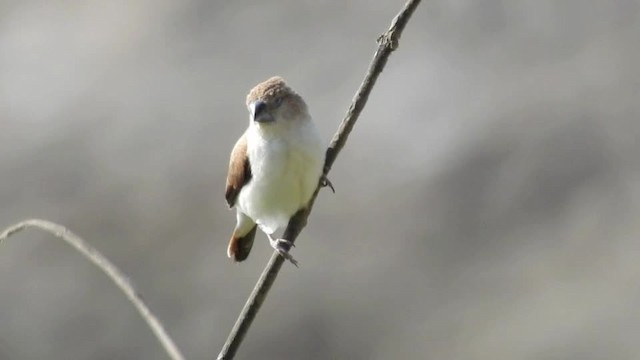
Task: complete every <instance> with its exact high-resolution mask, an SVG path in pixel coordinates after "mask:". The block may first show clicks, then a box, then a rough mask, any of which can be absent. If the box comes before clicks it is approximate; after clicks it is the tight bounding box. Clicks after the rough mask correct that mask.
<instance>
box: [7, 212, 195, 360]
mask: <svg viewBox="0 0 640 360" xmlns="http://www.w3.org/2000/svg"><path fill="white" fill-rule="evenodd" d="M30 227H33V228H37V229H40V230H43V231H45V232H48V233H50V234H52V235H53V236H55V237H57V238H59V239H62V240H64V241H65V242H66V243H67V244H69V245H71V246H72V247H73V248H74V249H76V250H77V251H78V252H80V253H81V254H82V255H84V257H86V258H87V259H89V260H90V261H91V262H92V263H93V264H94V265H96V266H97V267H98V268H99V269H100V270H102V271H103V272H104V273H105V274H107V276H108V277H109V278H110V279H111V280H112V281H113V282H114V283H115V284H116V285H117V286H118V287H119V288H120V290H122V292H123V293H124V294H125V296H126V297H127V299H129V301H131V303H132V304H133V306H135V308H136V309H137V310H138V312H139V313H140V315H141V316H142V318H143V319H144V321H146V322H147V325H149V328H150V329H151V331H153V334H154V335H155V336H156V338H158V341H160V344H161V345H162V347H164V350H165V351H166V353H167V355H168V356H169V358H170V359H171V360H184V356H182V353H181V352H180V349H178V347H177V346H176V344H175V343H174V342H173V340H172V339H171V337H169V335H168V334H167V332H166V331H165V329H164V327H163V326H162V323H161V322H160V320H158V318H157V317H156V316H155V315H154V314H153V313H152V312H151V310H149V307H148V306H147V305H146V304H145V303H144V301H143V300H142V297H141V296H140V294H139V293H138V292H137V291H136V289H135V288H134V287H133V285H131V282H130V281H129V279H128V278H127V277H126V276H125V275H124V274H123V273H122V272H121V271H120V270H119V269H118V268H117V267H116V266H115V265H114V264H113V263H112V262H111V261H109V259H107V258H106V257H105V256H104V255H102V254H101V253H100V252H99V251H98V250H96V249H95V248H93V247H92V246H91V245H89V244H88V243H87V242H86V241H84V240H83V239H82V238H80V237H79V236H78V235H76V234H74V233H72V232H71V231H69V230H68V229H66V228H65V227H64V226H62V225H58V224H56V223H53V222H50V221H46V220H39V219H30V220H25V221H21V222H19V223H17V224H15V225H12V226H10V227H8V228H7V229H5V230H4V231H3V232H2V233H1V234H0V243H1V242H2V241H3V240H5V239H7V238H9V237H11V236H12V235H14V234H16V233H18V232H20V231H22V230H24V229H26V228H30Z"/></svg>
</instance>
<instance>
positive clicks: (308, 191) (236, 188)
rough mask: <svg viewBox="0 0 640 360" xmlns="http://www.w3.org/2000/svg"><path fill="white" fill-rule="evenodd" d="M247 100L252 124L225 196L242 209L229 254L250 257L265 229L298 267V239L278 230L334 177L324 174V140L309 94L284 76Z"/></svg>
mask: <svg viewBox="0 0 640 360" xmlns="http://www.w3.org/2000/svg"><path fill="white" fill-rule="evenodd" d="M246 105H247V108H248V110H249V126H248V128H247V129H246V131H245V132H244V133H243V134H242V135H241V136H240V138H239V139H238V141H237V142H236V143H235V145H234V147H233V150H232V151H231V156H230V159H229V169H228V173H227V181H226V190H225V199H226V201H227V204H228V205H229V207H230V208H235V210H236V226H235V228H234V229H233V233H232V235H231V239H230V240H229V245H228V247H227V256H228V257H229V258H231V259H232V260H234V261H235V262H240V261H243V260H245V259H246V258H247V257H248V256H249V252H250V251H251V248H252V246H253V242H254V238H255V236H256V230H257V228H260V229H261V230H262V231H263V232H264V233H265V234H266V235H267V237H268V238H269V242H270V244H271V246H272V247H273V248H274V249H275V250H276V251H277V252H278V253H279V254H280V255H281V256H282V257H283V258H285V259H286V260H289V261H290V262H291V263H293V264H294V265H296V266H297V264H298V262H297V261H296V260H295V259H294V258H293V257H292V256H291V254H289V250H290V249H291V247H292V245H293V243H292V242H291V241H289V240H287V239H282V238H274V235H273V234H274V233H275V232H276V231H277V230H278V229H280V228H283V227H285V226H286V225H287V224H288V222H289V219H290V218H291V217H292V216H293V215H294V214H296V213H297V212H298V211H300V210H303V209H305V208H306V207H307V206H308V204H309V201H310V200H311V197H312V196H313V194H314V192H315V190H316V188H317V187H318V185H319V184H321V185H325V184H326V183H327V182H328V180H325V178H324V177H323V175H322V174H323V172H322V168H323V164H324V159H325V151H324V143H323V141H322V138H321V137H320V135H319V132H318V129H317V128H316V126H315V123H314V122H313V120H312V118H311V115H310V114H309V109H308V107H307V104H306V103H305V101H304V99H303V98H302V97H301V96H300V95H298V94H297V93H296V92H295V91H294V90H292V89H291V87H289V86H288V85H287V83H286V82H285V80H284V79H283V78H282V77H280V76H274V77H271V78H269V79H268V80H266V81H263V82H261V83H259V84H258V85H256V86H255V87H253V88H252V89H251V91H250V92H249V94H248V95H247V98H246ZM332 188H333V187H332Z"/></svg>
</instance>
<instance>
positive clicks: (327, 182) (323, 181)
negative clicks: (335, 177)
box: [320, 175, 336, 194]
mask: <svg viewBox="0 0 640 360" xmlns="http://www.w3.org/2000/svg"><path fill="white" fill-rule="evenodd" d="M320 186H321V187H327V186H328V187H329V189H331V192H332V193H334V194H335V193H336V189H334V188H333V184H332V183H331V180H329V178H328V177H327V175H322V177H321V178H320Z"/></svg>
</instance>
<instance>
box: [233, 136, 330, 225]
mask: <svg viewBox="0 0 640 360" xmlns="http://www.w3.org/2000/svg"><path fill="white" fill-rule="evenodd" d="M250 140H253V141H250V142H249V146H248V149H247V150H248V156H249V162H250V164H251V173H252V178H251V181H250V182H249V183H248V184H247V185H245V187H244V188H243V189H242V191H241V192H240V196H239V201H238V205H239V207H240V210H242V211H243V212H244V213H245V214H247V215H248V216H249V217H251V218H252V219H253V220H254V221H256V222H257V223H258V224H259V225H261V226H262V227H263V229H264V230H265V231H267V232H269V231H271V232H273V231H275V230H276V229H277V228H279V227H283V226H285V225H286V224H287V222H288V221H289V218H290V217H291V216H292V215H293V214H295V213H296V212H297V211H298V210H300V209H301V208H302V207H304V206H305V205H306V204H307V202H308V201H309V200H310V198H311V196H312V194H313V192H314V191H315V189H316V186H317V184H318V179H319V178H320V174H321V171H322V161H323V158H324V152H323V148H322V145H321V143H320V140H319V137H317V136H316V137H315V139H311V140H309V139H306V138H289V139H278V138H276V139H269V140H264V139H261V138H257V139H250Z"/></svg>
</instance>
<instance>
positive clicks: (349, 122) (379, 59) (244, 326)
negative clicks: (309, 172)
mask: <svg viewBox="0 0 640 360" xmlns="http://www.w3.org/2000/svg"><path fill="white" fill-rule="evenodd" d="M419 3H420V0H409V1H408V2H407V3H406V4H405V5H404V8H403V9H402V10H401V11H400V13H398V15H397V16H396V17H395V18H394V19H393V22H392V23H391V27H390V28H389V30H387V31H386V32H385V33H384V34H382V36H380V37H379V38H378V49H377V51H376V53H375V55H374V57H373V60H372V61H371V64H370V65H369V70H368V71H367V74H366V76H365V77H364V80H363V81H362V84H361V85H360V88H359V89H358V92H357V93H356V96H355V97H354V98H353V101H352V103H351V106H350V107H349V110H348V111H347V114H346V116H345V118H344V119H343V120H342V123H341V124H340V127H339V128H338V131H337V132H336V134H335V136H334V137H333V140H332V141H331V144H330V145H329V148H328V149H327V154H326V158H325V164H324V175H325V176H326V175H327V174H328V173H329V171H330V170H331V167H332V166H333V163H334V161H335V160H336V158H337V156H338V153H340V150H342V148H343V147H344V145H345V143H346V142H347V138H348V137H349V134H350V133H351V130H352V129H353V126H354V125H355V123H356V121H357V120H358V117H359V116H360V113H361V112H362V109H364V106H365V105H366V104H367V100H368V98H369V94H370V93H371V90H372V89H373V86H374V85H375V83H376V80H377V79H378V76H379V75H380V73H381V72H382V70H383V69H384V66H385V65H386V64H387V59H388V58H389V55H391V53H392V52H393V51H394V50H395V49H397V47H398V42H399V40H400V35H402V31H403V30H404V28H405V26H406V25H407V22H408V21H409V19H410V18H411V15H412V14H413V12H414V11H415V9H416V7H418V4H419ZM319 190H320V186H318V188H317V189H316V191H315V193H314V194H313V197H312V198H311V201H310V202H309V206H307V208H306V209H304V210H300V211H299V212H298V213H297V214H295V215H294V216H293V217H292V218H291V219H290V220H289V224H288V225H287V229H286V230H285V232H284V235H283V236H282V237H283V238H284V239H287V240H289V241H291V242H292V243H293V242H294V241H295V240H296V238H297V237H298V234H300V232H301V231H302V229H303V228H304V227H305V225H306V224H307V218H308V217H309V213H310V212H311V208H312V207H313V203H314V202H315V199H316V196H318V191H319ZM283 261H284V259H283V257H282V256H279V255H278V253H277V252H274V253H273V255H271V259H270V260H269V263H268V264H267V267H266V268H265V269H264V271H263V272H262V275H260V279H258V282H257V283H256V286H255V287H254V289H253V291H252V292H251V295H249V298H248V299H247V302H246V304H245V305H244V308H242V311H241V312H240V315H239V316H238V319H237V320H236V323H235V325H234V326H233V329H231V333H230V334H229V337H228V338H227V341H226V342H225V344H224V346H223V348H222V351H221V352H220V354H219V355H218V360H223V359H225V360H227V359H233V357H234V356H235V354H236V351H237V350H238V348H239V347H240V344H241V343H242V340H243V339H244V337H245V335H246V334H247V331H248V330H249V327H250V326H251V323H252V322H253V319H254V318H255V316H256V314H257V313H258V311H259V310H260V307H261V306H262V303H263V302H264V300H265V298H266V297H267V294H268V292H269V289H270V288H271V285H272V284H273V282H274V281H275V279H276V277H277V276H278V272H279V271H280V268H281V267H282V263H283Z"/></svg>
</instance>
